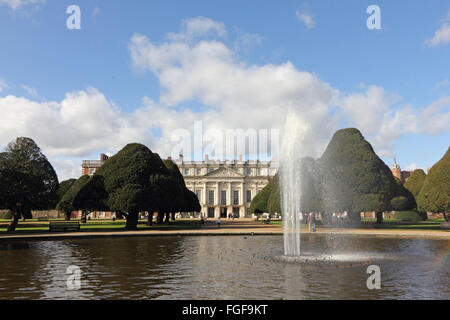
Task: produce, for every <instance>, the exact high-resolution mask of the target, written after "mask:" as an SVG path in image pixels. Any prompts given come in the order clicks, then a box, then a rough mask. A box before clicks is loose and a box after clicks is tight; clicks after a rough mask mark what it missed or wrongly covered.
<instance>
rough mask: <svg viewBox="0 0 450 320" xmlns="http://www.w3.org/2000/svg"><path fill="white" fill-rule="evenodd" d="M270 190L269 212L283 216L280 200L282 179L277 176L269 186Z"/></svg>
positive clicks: (268, 199)
mask: <svg viewBox="0 0 450 320" xmlns="http://www.w3.org/2000/svg"><path fill="white" fill-rule="evenodd" d="M266 188H268V189H269V197H268V198H267V212H269V213H280V214H281V200H280V195H281V193H280V178H279V175H278V174H276V175H275V176H274V177H273V178H272V179H271V180H270V181H269V183H268V184H267V186H266Z"/></svg>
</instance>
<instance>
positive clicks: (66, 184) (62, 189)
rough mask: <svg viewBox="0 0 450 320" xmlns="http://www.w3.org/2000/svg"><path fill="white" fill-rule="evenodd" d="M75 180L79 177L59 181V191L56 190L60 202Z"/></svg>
mask: <svg viewBox="0 0 450 320" xmlns="http://www.w3.org/2000/svg"><path fill="white" fill-rule="evenodd" d="M75 181H77V179H68V180H64V181H61V182H60V183H59V186H58V191H56V196H57V198H58V202H59V201H61V199H62V197H64V195H65V194H66V192H67V191H68V190H69V189H70V188H71V187H72V186H73V184H74V183H75Z"/></svg>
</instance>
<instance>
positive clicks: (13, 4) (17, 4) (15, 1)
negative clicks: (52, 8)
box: [0, 0, 45, 11]
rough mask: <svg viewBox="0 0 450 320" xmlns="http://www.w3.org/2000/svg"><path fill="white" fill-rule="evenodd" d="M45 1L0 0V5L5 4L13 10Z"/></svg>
mask: <svg viewBox="0 0 450 320" xmlns="http://www.w3.org/2000/svg"><path fill="white" fill-rule="evenodd" d="M43 3H45V0H0V5H6V6H8V7H10V8H11V9H12V10H13V11H15V10H17V9H20V8H22V7H25V6H27V5H30V4H34V5H39V4H43Z"/></svg>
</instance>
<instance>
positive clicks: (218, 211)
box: [215, 182, 220, 218]
mask: <svg viewBox="0 0 450 320" xmlns="http://www.w3.org/2000/svg"><path fill="white" fill-rule="evenodd" d="M216 193H217V195H216V197H215V198H216V201H215V202H216V203H215V205H216V208H217V210H215V211H216V218H218V217H220V186H219V182H216Z"/></svg>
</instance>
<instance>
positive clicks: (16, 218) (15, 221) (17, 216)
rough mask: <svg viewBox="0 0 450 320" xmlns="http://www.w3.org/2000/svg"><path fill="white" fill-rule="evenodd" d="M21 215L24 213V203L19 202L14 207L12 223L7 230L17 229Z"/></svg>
mask: <svg viewBox="0 0 450 320" xmlns="http://www.w3.org/2000/svg"><path fill="white" fill-rule="evenodd" d="M21 215H22V204H20V203H17V204H16V207H15V208H14V212H13V214H12V216H11V223H10V224H9V226H8V229H6V231H7V232H14V231H16V227H17V225H18V224H19V219H20V216H21Z"/></svg>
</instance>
